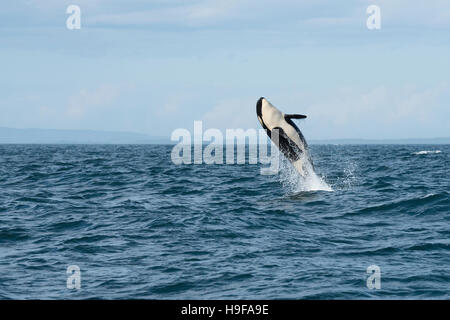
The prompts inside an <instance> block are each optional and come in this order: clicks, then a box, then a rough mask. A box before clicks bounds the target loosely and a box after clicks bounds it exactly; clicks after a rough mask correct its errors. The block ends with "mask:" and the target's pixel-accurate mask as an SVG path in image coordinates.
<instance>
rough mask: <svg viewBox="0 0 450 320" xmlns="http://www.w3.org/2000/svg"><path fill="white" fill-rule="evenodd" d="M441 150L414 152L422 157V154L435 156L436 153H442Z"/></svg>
mask: <svg viewBox="0 0 450 320" xmlns="http://www.w3.org/2000/svg"><path fill="white" fill-rule="evenodd" d="M441 152H442V151H441V150H423V151H418V152H414V154H415V155H421V154H434V153H441Z"/></svg>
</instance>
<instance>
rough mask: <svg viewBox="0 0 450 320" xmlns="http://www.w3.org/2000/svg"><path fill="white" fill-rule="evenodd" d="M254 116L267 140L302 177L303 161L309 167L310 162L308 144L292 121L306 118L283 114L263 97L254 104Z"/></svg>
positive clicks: (303, 173)
mask: <svg viewBox="0 0 450 320" xmlns="http://www.w3.org/2000/svg"><path fill="white" fill-rule="evenodd" d="M256 114H257V116H258V120H259V122H260V123H261V126H262V127H263V128H264V130H266V133H267V135H268V136H269V138H270V139H271V140H272V141H273V142H274V144H275V145H276V146H277V147H278V149H280V151H281V152H282V153H283V154H284V156H285V157H286V158H287V159H288V160H289V161H290V162H291V163H292V165H293V166H294V167H295V168H296V169H297V171H298V172H299V173H300V174H301V175H302V176H304V175H305V168H304V161H305V160H306V161H309V162H310V163H311V165H312V161H311V158H310V156H309V153H308V144H307V143H306V140H305V137H304V136H303V134H302V133H301V131H300V129H299V128H298V127H297V126H296V125H295V123H294V122H293V121H292V119H305V118H306V116H305V115H302V114H284V113H283V112H281V111H280V110H278V109H277V108H276V107H274V106H273V105H272V104H271V103H270V102H269V101H268V100H267V99H265V98H264V97H261V98H260V99H259V100H258V102H257V103H256Z"/></svg>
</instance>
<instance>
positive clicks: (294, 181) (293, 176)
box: [279, 156, 333, 193]
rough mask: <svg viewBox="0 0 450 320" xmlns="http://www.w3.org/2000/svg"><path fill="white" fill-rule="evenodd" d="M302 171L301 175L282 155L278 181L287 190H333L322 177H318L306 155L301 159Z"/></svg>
mask: <svg viewBox="0 0 450 320" xmlns="http://www.w3.org/2000/svg"><path fill="white" fill-rule="evenodd" d="M301 160H302V163H303V166H302V167H303V172H304V175H303V176H302V175H301V174H300V173H299V172H298V171H297V169H296V168H295V167H294V166H293V165H292V164H291V163H290V162H289V161H288V160H287V159H286V158H284V157H282V160H281V161H280V175H279V177H280V182H281V184H282V185H283V187H284V188H286V189H288V190H289V192H293V193H295V192H301V191H319V190H322V191H333V189H332V188H331V187H330V186H329V185H328V183H326V182H325V180H324V179H323V177H319V176H318V175H317V173H316V172H315V171H314V168H313V166H312V164H311V162H310V161H309V159H308V157H306V156H304V157H303V158H302V159H301Z"/></svg>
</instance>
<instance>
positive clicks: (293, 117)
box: [284, 114, 306, 119]
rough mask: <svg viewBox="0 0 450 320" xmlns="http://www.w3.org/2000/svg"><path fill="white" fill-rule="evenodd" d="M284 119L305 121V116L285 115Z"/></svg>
mask: <svg viewBox="0 0 450 320" xmlns="http://www.w3.org/2000/svg"><path fill="white" fill-rule="evenodd" d="M284 117H285V119H305V118H306V116H305V115H303V114H285V115H284Z"/></svg>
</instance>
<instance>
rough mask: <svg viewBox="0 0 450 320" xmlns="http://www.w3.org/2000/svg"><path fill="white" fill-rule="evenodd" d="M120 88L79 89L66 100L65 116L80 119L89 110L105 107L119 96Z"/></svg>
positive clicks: (105, 86)
mask: <svg viewBox="0 0 450 320" xmlns="http://www.w3.org/2000/svg"><path fill="white" fill-rule="evenodd" d="M120 91H121V88H120V87H118V86H114V85H107V84H105V85H101V86H99V87H98V88H96V89H93V90H87V89H81V90H80V91H79V92H77V93H76V94H74V95H72V96H70V97H69V99H68V103H67V107H66V115H67V116H69V117H72V118H81V117H83V116H85V114H86V113H87V112H88V111H89V110H90V109H98V108H103V107H107V106H108V105H110V104H111V103H113V102H114V101H115V100H117V98H118V97H119V95H120Z"/></svg>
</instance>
